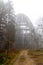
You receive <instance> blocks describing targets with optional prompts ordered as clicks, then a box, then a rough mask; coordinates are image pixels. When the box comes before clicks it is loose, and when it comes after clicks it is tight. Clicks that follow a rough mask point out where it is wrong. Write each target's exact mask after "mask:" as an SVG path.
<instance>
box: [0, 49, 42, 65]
mask: <svg viewBox="0 0 43 65" xmlns="http://www.w3.org/2000/svg"><path fill="white" fill-rule="evenodd" d="M0 58H1V59H0V62H1V61H3V60H4V61H3V62H4V63H3V62H1V63H2V64H1V63H0V65H43V50H36V51H32V50H29V49H26V50H16V51H10V52H8V54H7V53H6V52H5V53H0Z"/></svg>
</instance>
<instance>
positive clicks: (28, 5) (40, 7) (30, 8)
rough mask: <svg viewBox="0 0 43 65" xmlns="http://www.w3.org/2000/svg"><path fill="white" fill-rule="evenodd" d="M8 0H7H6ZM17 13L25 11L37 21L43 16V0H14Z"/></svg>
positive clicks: (32, 19)
mask: <svg viewBox="0 0 43 65" xmlns="http://www.w3.org/2000/svg"><path fill="white" fill-rule="evenodd" d="M5 1H6V0H5ZM12 1H13V4H14V9H15V13H16V14H18V13H24V14H26V15H27V16H28V17H29V18H30V20H31V21H32V22H33V23H35V21H36V20H37V19H38V18H39V17H40V16H43V0H12Z"/></svg>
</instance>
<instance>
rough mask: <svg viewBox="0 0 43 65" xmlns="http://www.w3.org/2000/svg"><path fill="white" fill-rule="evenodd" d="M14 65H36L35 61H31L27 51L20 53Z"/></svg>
mask: <svg viewBox="0 0 43 65" xmlns="http://www.w3.org/2000/svg"><path fill="white" fill-rule="evenodd" d="M13 65H36V64H35V62H34V61H33V59H31V58H30V57H29V55H28V51H27V50H23V51H21V52H20V54H19V56H18V58H17V60H16V61H15V63H14V64H13Z"/></svg>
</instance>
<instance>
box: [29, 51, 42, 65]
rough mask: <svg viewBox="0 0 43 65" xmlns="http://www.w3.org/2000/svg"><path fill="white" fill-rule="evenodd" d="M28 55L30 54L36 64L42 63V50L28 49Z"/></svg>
mask: <svg viewBox="0 0 43 65" xmlns="http://www.w3.org/2000/svg"><path fill="white" fill-rule="evenodd" d="M28 55H30V57H31V58H32V59H33V60H34V61H35V62H36V64H37V65H43V50H37V51H28Z"/></svg>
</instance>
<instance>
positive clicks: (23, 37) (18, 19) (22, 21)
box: [0, 0, 43, 51]
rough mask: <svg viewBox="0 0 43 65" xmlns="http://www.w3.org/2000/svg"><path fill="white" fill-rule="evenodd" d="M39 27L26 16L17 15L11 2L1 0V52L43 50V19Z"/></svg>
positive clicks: (38, 24) (38, 23) (41, 18)
mask: <svg viewBox="0 0 43 65" xmlns="http://www.w3.org/2000/svg"><path fill="white" fill-rule="evenodd" d="M36 25H37V27H36V26H34V25H33V24H32V22H31V20H30V19H29V18H28V16H26V15H25V14H21V13H20V14H17V15H15V11H14V9H13V4H12V2H11V1H10V0H8V2H7V3H4V1H3V0H0V51H1V50H8V49H33V50H38V49H43V17H40V18H39V19H38V20H37V24H36Z"/></svg>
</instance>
